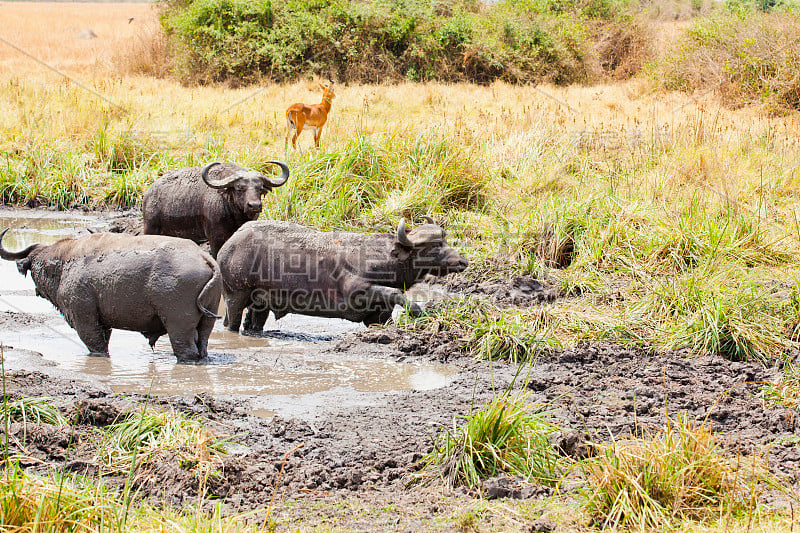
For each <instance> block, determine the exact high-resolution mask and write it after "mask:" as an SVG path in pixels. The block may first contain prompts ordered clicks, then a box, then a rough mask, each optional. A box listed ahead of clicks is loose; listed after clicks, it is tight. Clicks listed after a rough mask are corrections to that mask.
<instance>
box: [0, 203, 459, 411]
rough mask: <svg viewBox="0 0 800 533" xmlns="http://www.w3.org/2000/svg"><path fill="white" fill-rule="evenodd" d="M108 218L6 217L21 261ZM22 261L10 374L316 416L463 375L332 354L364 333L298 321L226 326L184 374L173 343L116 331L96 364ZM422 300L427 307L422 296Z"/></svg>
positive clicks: (11, 319) (6, 341)
mask: <svg viewBox="0 0 800 533" xmlns="http://www.w3.org/2000/svg"><path fill="white" fill-rule="evenodd" d="M106 222H107V218H103V217H96V216H89V215H80V214H73V213H69V214H65V213H54V212H49V211H27V210H25V211H17V210H11V209H5V210H3V209H0V229H2V228H6V227H9V228H12V229H11V230H10V231H9V232H8V233H7V234H6V236H5V238H4V239H3V245H4V246H5V248H6V249H8V250H11V251H17V250H21V249H23V248H25V247H27V246H29V245H31V244H34V243H43V244H48V243H52V242H55V241H56V240H58V239H60V238H63V237H68V236H75V235H80V234H81V233H84V231H85V230H84V228H86V227H87V226H89V227H94V228H98V227H101V228H102V227H103V226H104V225H105V224H106ZM34 290H35V287H34V284H33V282H32V281H31V279H30V278H29V277H28V278H23V277H22V276H21V275H20V274H19V273H18V272H17V269H16V265H15V263H14V262H13V261H0V312H4V313H3V314H5V315H7V317H6V318H5V319H4V320H3V321H2V322H0V342H2V344H3V346H5V347H12V348H13V349H6V351H5V364H6V367H7V368H9V369H15V368H24V369H29V370H37V369H38V370H43V371H56V372H59V373H65V374H67V375H69V376H72V377H75V378H76V379H84V380H89V381H92V382H95V383H102V384H105V385H106V386H108V387H110V388H111V389H112V390H113V391H115V392H119V393H125V392H134V393H141V394H147V393H148V392H149V393H151V394H154V395H159V396H169V395H193V394H199V393H203V392H208V393H211V394H213V395H214V396H216V397H236V398H241V399H243V400H246V401H245V402H243V408H244V409H247V410H250V411H252V412H255V413H257V414H262V415H265V416H268V415H271V414H273V413H280V414H282V415H287V416H288V415H291V416H303V415H306V416H310V415H313V414H314V413H315V412H316V411H317V410H318V409H320V408H323V407H324V406H325V405H329V404H331V402H334V403H335V404H336V405H337V406H342V405H360V404H369V403H372V402H374V401H376V399H377V398H378V395H379V394H380V393H386V392H393V391H404V390H425V389H433V388H437V387H441V386H444V385H446V384H447V383H448V382H449V380H450V377H451V376H453V375H454V374H455V372H456V368H454V367H451V366H448V365H438V364H431V363H409V362H395V361H390V360H382V359H375V358H373V357H367V356H361V355H359V354H348V353H346V352H345V353H339V352H333V351H331V350H329V348H330V347H331V346H332V345H333V343H335V342H336V340H337V339H339V338H341V337H342V336H344V335H346V334H348V333H352V332H355V331H358V330H360V329H363V328H364V326H362V325H360V324H355V323H352V322H347V321H344V320H335V319H320V318H313V317H305V316H302V315H289V316H287V317H285V318H283V319H281V320H280V322H275V320H274V318H272V317H270V320H269V321H268V322H267V324H266V326H265V334H264V335H263V336H260V337H249V336H243V335H238V334H235V333H231V332H229V331H226V330H224V329H223V327H222V321H218V322H217V325H216V327H215V329H214V332H213V333H212V335H211V339H210V340H209V357H208V359H207V360H206V361H203V362H202V363H197V364H177V363H176V360H175V357H174V356H173V355H172V351H171V349H170V345H169V339H168V337H167V336H166V335H165V336H163V337H161V339H159V341H158V342H157V343H156V345H155V349H151V348H150V346H149V345H148V344H147V341H146V339H145V338H144V337H143V336H142V335H141V334H139V333H135V332H130V331H122V330H114V331H113V333H112V335H111V342H110V345H109V352H110V354H111V355H110V357H92V356H89V355H87V352H88V351H87V349H86V347H85V346H84V345H83V343H81V341H80V339H79V338H78V336H77V334H76V333H75V331H74V330H73V329H72V328H70V327H69V326H68V325H67V324H66V322H65V321H64V320H63V318H62V317H61V315H60V314H59V313H58V312H57V311H56V310H55V308H54V307H53V306H52V305H51V304H50V303H49V302H48V301H46V300H44V299H43V298H39V297H37V296H36V295H35V292H34ZM415 298H416V299H423V298H425V294H424V293H419V292H418V293H417V294H416V295H415Z"/></svg>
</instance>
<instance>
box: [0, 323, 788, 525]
mask: <svg viewBox="0 0 800 533" xmlns="http://www.w3.org/2000/svg"><path fill="white" fill-rule="evenodd" d="M353 337H355V336H353ZM348 341H349V342H350V344H349V346H350V347H349V348H348V349H350V350H359V349H364V350H366V351H367V352H369V353H372V352H374V350H375V343H366V342H363V341H360V340H358V339H352V338H351V339H348ZM382 346H384V348H385V349H384V355H385V356H389V357H407V355H404V352H403V350H402V349H400V347H399V346H398V344H397V343H391V344H389V345H382ZM338 349H342V347H341V346H339V347H338ZM686 356H687V354H685V353H680V352H673V353H665V354H655V353H652V352H649V351H646V350H640V349H631V348H626V347H623V346H618V345H614V344H592V345H586V346H581V347H579V348H576V349H571V350H563V351H555V352H552V353H549V354H546V355H543V356H542V357H541V358H540V359H539V360H538V361H536V362H535V363H534V364H532V365H530V366H529V367H527V368H525V369H524V371H523V372H522V373H518V372H517V369H516V368H514V367H513V366H509V365H505V364H498V363H494V364H489V363H474V362H472V361H471V360H469V359H467V358H463V357H462V358H459V363H460V365H461V371H460V372H459V374H458V375H457V376H456V377H455V379H453V380H452V381H451V382H450V383H449V384H447V385H446V386H444V387H441V388H438V389H435V390H430V391H407V392H401V393H394V394H385V395H383V396H382V397H381V399H380V401H378V402H376V403H375V404H373V405H369V406H356V407H341V406H337V405H328V406H325V407H324V408H321V409H319V410H318V411H317V413H316V416H314V417H313V418H309V419H303V418H297V417H289V418H287V417H282V416H275V417H272V418H263V417H257V416H253V415H252V414H248V413H247V406H246V405H244V403H245V402H246V401H244V400H243V399H240V400H236V401H232V400H218V399H216V398H214V397H212V396H210V395H199V396H195V397H183V396H173V397H164V396H162V397H159V398H157V399H155V400H153V401H156V402H160V403H162V404H163V405H164V406H168V407H169V408H172V409H178V410H180V411H183V412H186V413H191V414H193V415H196V416H201V417H202V418H203V419H205V420H207V423H208V425H209V427H210V428H211V429H213V430H214V431H216V432H218V433H222V434H231V433H233V434H235V435H237V437H236V439H235V440H236V441H237V442H238V443H240V444H241V445H242V446H241V447H237V450H236V452H235V453H233V454H231V455H229V456H227V457H226V458H225V459H224V466H223V468H222V474H223V475H222V476H221V477H220V478H218V479H217V480H216V481H214V482H213V483H211V484H210V486H209V487H208V491H209V494H210V495H211V496H214V497H218V498H223V499H224V501H225V502H226V503H227V504H228V505H229V506H230V507H231V509H238V510H243V509H253V508H259V507H262V506H265V505H267V504H268V503H269V501H270V499H271V498H272V494H273V488H275V487H278V489H279V493H280V497H281V499H282V501H287V500H293V499H301V500H309V499H310V500H315V499H321V498H347V497H349V496H352V495H354V494H357V497H358V499H359V501H364V502H369V501H376V502H379V501H384V500H385V498H386V497H387V495H391V497H392V499H395V500H397V501H403V500H404V499H407V500H410V501H411V500H413V501H417V500H420V501H427V498H429V496H426V494H428V493H430V489H419V488H414V487H408V486H407V484H406V480H407V475H408V474H410V473H411V472H413V471H414V469H415V463H416V461H418V460H419V459H420V458H421V457H422V455H423V454H424V453H426V452H428V451H429V450H430V449H431V448H432V435H435V434H436V432H437V430H438V429H439V428H440V427H442V426H445V427H451V426H452V423H453V419H454V417H459V416H465V415H468V414H469V413H470V410H471V409H472V408H473V406H478V405H480V404H482V403H483V402H484V401H487V400H489V399H490V398H491V397H492V396H493V395H494V394H495V392H497V391H501V390H504V389H506V388H511V389H516V390H527V391H529V392H530V393H531V396H530V401H531V402H534V403H539V404H547V406H548V407H547V408H548V410H550V411H552V413H553V415H552V417H553V421H554V422H555V423H557V424H559V425H560V426H562V427H564V428H566V429H567V431H565V432H564V433H563V434H562V438H561V440H558V439H555V441H554V445H556V446H557V447H559V448H560V449H561V451H562V453H565V454H568V455H573V456H575V457H576V458H580V457H581V456H582V455H583V454H584V453H585V447H583V446H581V445H580V444H582V443H583V441H585V440H588V441H595V442H603V441H607V440H608V439H610V438H612V437H618V436H626V435H630V434H633V433H636V432H637V431H638V430H639V429H641V428H649V427H654V428H659V427H663V425H664V424H665V423H666V422H667V413H669V416H670V417H673V418H674V417H676V416H677V415H679V414H681V415H685V416H687V417H690V418H691V419H693V420H696V421H698V422H700V423H702V422H703V421H708V422H710V423H712V424H713V427H714V429H715V430H716V431H717V432H718V433H720V434H721V435H722V436H723V440H724V441H725V442H726V445H727V446H729V447H730V449H731V453H735V452H734V450H741V449H745V450H746V449H749V448H752V447H753V446H764V445H770V452H769V453H770V468H771V469H772V471H773V472H775V473H777V474H780V475H781V476H782V477H784V478H785V479H786V481H787V482H789V483H791V484H793V485H795V486H796V485H797V481H798V472H797V464H798V459H800V453H798V450H797V448H796V446H795V445H794V444H788V443H790V442H794V441H796V439H797V437H798V430H800V427H798V426H797V425H796V424H795V420H796V419H797V414H798V413H797V412H796V411H794V410H787V409H782V408H775V407H770V406H768V405H766V404H765V403H764V402H763V401H762V400H761V399H760V398H759V396H758V392H759V390H760V385H759V382H763V381H766V380H772V379H774V377H775V375H774V374H775V372H776V370H774V369H765V368H764V367H763V366H761V365H760V364H757V363H731V362H729V361H725V360H722V359H714V358H709V357H695V358H691V359H687V357H686ZM512 383H513V384H512ZM7 388H8V391H9V393H10V394H12V395H18V394H26V395H34V396H35V395H55V396H56V397H57V399H58V400H57V401H58V402H59V404H60V406H61V408H62V409H63V410H64V411H65V412H66V413H75V409H76V408H79V409H80V410H82V412H83V413H88V414H84V415H82V416H81V417H80V418H79V422H80V423H79V425H78V426H77V431H76V433H77V435H79V436H80V437H81V438H79V442H81V445H80V446H79V447H78V449H77V450H76V451H74V452H72V453H71V454H70V457H71V460H70V462H67V463H66V464H65V463H64V462H63V461H64V459H65V455H66V453H65V452H66V443H67V439H66V435H67V433H68V431H69V430H68V429H54V428H51V427H45V426H41V427H37V428H34V430H30V429H29V430H28V438H27V441H26V442H25V444H24V446H23V445H22V444H21V442H22V441H21V437H22V436H21V431H22V430H21V428H20V427H19V426H16V427H14V428H12V433H13V436H14V440H15V442H20V447H19V451H20V452H24V453H25V454H27V455H28V456H29V457H31V458H32V460H31V464H30V466H31V467H32V468H36V469H42V468H44V467H45V466H49V467H53V468H56V469H61V468H66V469H68V470H72V471H81V472H86V473H92V472H94V471H96V470H97V468H98V465H97V464H95V463H94V460H93V458H92V445H91V438H90V434H91V427H92V426H93V425H104V424H107V423H108V422H109V421H110V420H113V419H114V418H115V417H116V415H117V414H118V413H119V412H121V411H122V410H124V409H125V408H126V404H127V402H129V401H131V400H133V401H144V400H145V398H144V397H143V396H142V395H135V394H132V395H126V396H125V397H124V398H122V397H119V396H117V395H114V394H112V393H110V392H109V391H107V390H103V389H101V388H95V387H93V386H91V385H90V384H86V383H81V382H76V381H68V380H62V379H59V378H55V377H50V376H47V375H45V374H43V373H31V372H24V371H18V372H13V373H11V374H10V375H9V376H8V378H7ZM76 406H79V407H76ZM782 442H783V443H786V444H781V443H782ZM299 445H302V446H301V447H299V448H297V447H298V446H299ZM292 450H294V451H292ZM287 454H288V457H287ZM284 461H285V462H284ZM281 467H283V474H282V476H280V478H279V472H280V469H281ZM137 488H138V489H139V490H140V493H141V494H142V495H145V496H148V497H152V498H153V499H155V500H159V501H161V500H163V501H165V502H167V503H168V504H170V505H175V506H181V505H184V504H189V503H191V502H193V501H196V497H197V490H198V481H197V479H196V478H194V477H193V476H192V475H191V474H190V473H188V472H186V471H184V470H182V469H181V466H180V464H179V461H178V459H177V458H175V457H169V456H165V457H160V458H158V459H157V460H155V461H154V462H153V463H151V464H149V465H148V466H147V467H146V468H145V470H144V472H143V474H142V475H141V476H139V478H137ZM539 494H540V495H542V494H544V495H546V494H548V492H547V491H544V492H542V493H539ZM462 496H463V497H465V498H467V497H468V496H467V495H463V494H462Z"/></svg>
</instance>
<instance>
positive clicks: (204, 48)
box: [161, 0, 642, 84]
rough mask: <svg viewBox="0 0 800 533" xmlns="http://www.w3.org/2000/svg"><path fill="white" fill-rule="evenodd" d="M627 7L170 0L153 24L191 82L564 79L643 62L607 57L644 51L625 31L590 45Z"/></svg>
mask: <svg viewBox="0 0 800 533" xmlns="http://www.w3.org/2000/svg"><path fill="white" fill-rule="evenodd" d="M624 8H625V6H624V5H623V4H621V3H618V2H615V1H613V0H585V1H584V0H580V1H578V0H576V1H574V2H567V3H559V2H542V3H538V2H534V3H531V2H527V1H526V2H504V3H499V4H496V5H489V6H485V7H478V5H477V4H476V3H472V2H461V1H457V0H451V1H449V2H443V3H439V2H431V1H408V2H395V3H389V2H382V1H379V0H363V1H360V2H345V1H344V0H302V1H301V0H167V3H166V8H165V9H164V11H163V12H162V17H161V22H162V24H163V26H164V29H165V30H166V33H167V35H169V36H170V38H171V40H172V41H173V44H174V46H173V49H174V51H175V53H176V60H177V62H178V65H177V71H178V74H179V75H180V76H181V77H182V78H183V79H184V80H186V81H192V82H200V83H207V82H214V81H229V82H233V83H236V84H238V83H241V82H252V81H256V80H258V79H260V78H263V77H266V78H269V79H272V80H275V81H283V80H287V79H293V78H297V77H299V76H302V75H316V76H321V77H335V78H337V80H339V81H345V82H347V81H353V82H382V81H387V80H388V81H399V80H402V79H412V80H414V81H424V80H439V81H471V82H477V83H490V82H492V81H493V80H498V79H501V80H506V81H510V82H527V81H536V80H550V81H553V82H556V83H572V82H576V81H587V80H588V79H589V78H590V76H591V75H595V74H596V75H601V76H602V75H603V72H604V70H603V69H604V67H605V66H606V65H610V66H611V67H613V68H614V69H615V71H617V70H619V68H618V64H622V63H624V64H626V65H628V70H627V71H626V72H628V71H630V72H632V71H633V70H635V67H634V66H633V65H639V64H640V63H641V61H639V60H632V61H629V60H627V59H626V57H616V56H617V55H622V56H627V55H628V54H630V55H632V56H635V57H638V56H640V55H641V49H642V47H640V46H632V44H631V43H633V42H635V41H636V38H633V39H631V38H630V37H631V36H632V35H634V34H636V31H635V30H634V28H635V27H633V26H628V27H629V28H631V29H628V30H622V29H619V30H618V31H616V32H611V33H609V36H611V37H612V38H611V39H610V41H611V42H619V43H627V44H618V45H614V44H612V45H611V46H609V45H608V44H603V45H602V46H601V48H602V50H601V53H602V54H604V55H605V56H606V57H605V58H599V59H598V55H597V54H595V53H594V52H592V39H593V37H592V36H593V35H594V32H590V31H589V29H590V27H591V26H597V25H601V24H602V23H604V22H608V21H613V20H618V19H621V18H622V17H623V15H622V13H623V10H624ZM597 35H598V37H599V38H602V39H603V40H604V42H605V41H609V39H608V38H605V37H603V32H602V31H601V32H599V33H597ZM615 35H624V36H626V37H623V38H614V36H615ZM610 49H613V54H611V55H614V59H613V60H609V50H610ZM364 57H369V58H370V61H362V60H361V58H364ZM621 72H622V71H621V70H620V71H619V72H617V73H616V75H617V76H619V75H620V73H621Z"/></svg>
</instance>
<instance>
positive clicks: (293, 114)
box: [283, 82, 336, 149]
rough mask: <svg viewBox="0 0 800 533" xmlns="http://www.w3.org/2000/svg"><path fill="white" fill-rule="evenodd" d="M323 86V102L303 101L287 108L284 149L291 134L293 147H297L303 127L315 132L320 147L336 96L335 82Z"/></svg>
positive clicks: (316, 142) (316, 141) (317, 145)
mask: <svg viewBox="0 0 800 533" xmlns="http://www.w3.org/2000/svg"><path fill="white" fill-rule="evenodd" d="M319 86H320V87H321V88H322V102H320V103H318V104H315V105H306V104H303V103H297V104H292V105H290V106H289V109H287V110H286V140H285V141H284V143H283V147H284V149H286V147H287V146H288V144H289V135H291V134H292V130H294V135H292V147H294V148H295V149H297V136H298V135H300V134H301V133H302V132H303V128H306V129H310V130H311V131H313V132H314V145H315V146H316V147H317V148H319V138H320V136H321V135H322V126H324V125H325V122H327V121H328V113H330V112H331V103H332V102H333V99H334V97H335V96H336V95H335V94H334V93H333V82H330V83H328V84H327V85H322V84H320V85H319Z"/></svg>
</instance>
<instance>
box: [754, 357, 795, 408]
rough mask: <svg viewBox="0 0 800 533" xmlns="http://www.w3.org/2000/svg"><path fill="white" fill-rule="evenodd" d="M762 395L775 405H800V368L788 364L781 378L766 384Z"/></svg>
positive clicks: (787, 406)
mask: <svg viewBox="0 0 800 533" xmlns="http://www.w3.org/2000/svg"><path fill="white" fill-rule="evenodd" d="M761 397H762V398H764V399H765V400H767V401H768V402H769V403H771V404H773V405H780V406H782V407H785V408H786V409H796V408H797V407H798V406H800V368H798V367H797V366H795V365H792V364H790V365H788V366H787V367H786V368H784V370H783V375H782V376H781V378H780V379H779V380H777V381H775V382H774V383H767V384H766V385H764V387H763V388H762V391H761Z"/></svg>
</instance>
